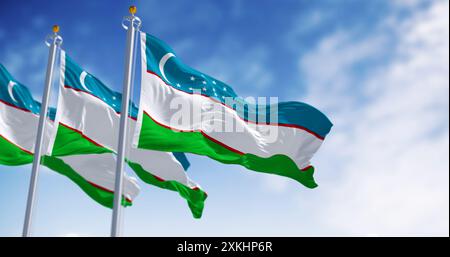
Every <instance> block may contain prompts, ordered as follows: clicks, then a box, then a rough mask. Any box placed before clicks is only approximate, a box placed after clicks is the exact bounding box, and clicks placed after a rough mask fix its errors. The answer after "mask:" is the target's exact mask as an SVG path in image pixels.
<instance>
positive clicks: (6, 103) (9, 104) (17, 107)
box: [0, 99, 31, 112]
mask: <svg viewBox="0 0 450 257" xmlns="http://www.w3.org/2000/svg"><path fill="white" fill-rule="evenodd" d="M0 102H1V103H4V104H5V105H8V106H10V107H13V108H16V109H19V110H21V111H24V112H31V111H30V110H28V109H25V108H22V107H19V106H16V105H14V104H11V103H8V102H6V101H3V100H2V99H0Z"/></svg>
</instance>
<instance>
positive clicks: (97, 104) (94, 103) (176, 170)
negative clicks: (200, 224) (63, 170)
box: [49, 85, 199, 188]
mask: <svg viewBox="0 0 450 257" xmlns="http://www.w3.org/2000/svg"><path fill="white" fill-rule="evenodd" d="M58 101H59V103H58V114H57V117H58V119H59V122H60V123H62V124H64V125H66V126H68V127H70V128H73V129H75V130H77V131H80V132H82V133H83V135H84V136H85V137H87V138H89V139H90V140H92V141H94V142H96V143H98V144H99V145H101V146H104V147H106V148H108V149H110V150H112V151H116V149H117V142H118V130H117V129H116V128H118V126H119V119H120V115H119V114H117V113H116V112H115V111H114V109H112V108H111V107H110V106H109V105H108V104H106V103H105V102H103V101H102V100H100V99H99V98H97V97H96V96H94V95H92V94H90V93H88V92H84V91H76V90H74V89H72V88H67V87H64V85H62V86H61V87H60V97H59V99H58ZM74 106H79V107H81V108H73V107H74ZM128 125H129V130H128V131H129V133H130V136H129V138H130V140H129V141H128V142H129V144H130V147H129V152H128V156H127V159H128V160H130V161H131V162H135V163H138V164H140V165H141V166H142V167H143V168H144V169H145V170H147V171H148V172H151V174H152V175H156V176H158V177H159V178H162V179H163V180H169V181H178V182H180V183H182V184H184V185H186V186H189V187H191V188H193V187H199V186H198V185H196V184H195V183H193V182H192V181H190V180H189V178H188V177H187V175H186V172H185V171H184V169H183V166H182V165H181V163H179V162H178V161H177V160H176V158H175V157H174V156H173V154H172V153H170V152H160V151H151V150H145V149H136V148H134V147H131V137H132V135H133V134H134V130H135V126H136V121H135V120H133V119H131V118H130V119H129V123H128ZM50 148H51V147H49V152H50V151H51V149H50Z"/></svg>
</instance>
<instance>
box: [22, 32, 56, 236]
mask: <svg viewBox="0 0 450 257" xmlns="http://www.w3.org/2000/svg"><path fill="white" fill-rule="evenodd" d="M58 32H59V26H58V25H55V26H53V34H52V35H49V36H47V39H46V44H47V45H48V46H49V47H50V49H49V55H48V63H47V73H46V75H45V87H44V94H43V95H42V105H41V111H40V115H39V124H38V130H37V135H36V142H35V144H34V159H33V166H32V169H31V178H30V186H29V189H28V200H27V207H26V211H25V220H24V223H23V231H22V236H23V237H28V236H30V230H31V225H32V219H33V207H34V204H35V198H36V186H37V179H38V174H39V166H40V163H41V156H42V153H41V150H42V142H43V139H44V133H45V120H46V118H47V110H48V100H49V98H50V91H51V85H52V78H53V68H54V66H55V60H56V52H57V50H58V47H59V46H60V45H61V44H62V38H61V36H59V35H58ZM49 40H51V43H50V42H48V41H49Z"/></svg>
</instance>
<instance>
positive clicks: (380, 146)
mask: <svg viewBox="0 0 450 257" xmlns="http://www.w3.org/2000/svg"><path fill="white" fill-rule="evenodd" d="M393 20H396V19H393ZM448 20H449V6H448V2H447V1H437V2H435V3H434V4H433V5H432V6H430V7H429V8H428V9H423V10H419V9H417V10H416V12H415V13H414V14H413V15H412V16H411V17H409V18H407V19H406V20H403V21H401V23H400V24H395V23H387V24H382V25H380V26H390V27H383V28H382V29H383V30H382V31H387V32H386V33H384V32H381V30H378V31H377V33H375V34H372V35H370V36H368V37H366V38H362V39H360V38H355V37H354V34H352V32H351V31H350V32H343V31H338V32H336V33H335V34H333V35H331V36H329V37H327V38H325V39H324V40H322V42H321V43H320V44H319V45H318V47H317V48H316V49H315V50H314V51H313V52H311V53H309V54H308V55H306V56H304V57H303V58H302V60H301V63H300V68H301V70H302V73H303V74H304V75H305V76H306V81H307V83H308V85H309V87H308V93H307V95H306V97H305V101H306V102H308V103H312V104H313V105H315V106H317V107H319V108H320V109H322V110H325V111H326V113H327V114H328V115H329V116H330V118H331V119H332V121H333V123H334V124H335V126H334V127H333V129H332V132H331V134H330V135H329V137H328V138H327V139H326V140H325V143H324V145H323V147H322V149H321V150H320V151H319V153H318V155H317V158H316V159H315V160H313V162H315V163H316V164H317V170H318V173H317V177H318V178H319V179H318V182H319V184H320V185H321V191H320V195H316V196H314V199H311V200H310V201H320V202H321V204H320V205H316V204H314V203H307V205H308V206H311V207H312V208H313V212H314V214H312V215H314V217H313V219H315V220H316V222H318V223H320V224H321V225H323V226H324V227H326V228H328V229H327V230H326V231H327V232H328V233H331V231H334V233H336V234H358V235H368V234H377V235H446V236H448V233H449V171H448V169H449V157H448V156H449V127H448V122H449V119H448V115H449V112H448V108H449V96H448V95H449V86H448V85H449V61H448V54H449V50H448V49H449V39H448V38H449V32H448V31H449V23H448ZM391 35H394V37H395V41H394V44H392V42H391V41H390V40H388V39H389V37H391ZM386 52H392V53H393V55H392V56H391V58H389V59H386V61H387V63H383V62H380V60H379V59H377V57H379V56H380V55H382V54H383V53H386ZM370 60H376V61H374V62H373V65H374V66H375V67H376V68H374V69H371V70H370V71H369V72H367V73H364V75H365V76H363V77H359V76H358V75H359V72H360V70H359V69H360V67H361V65H362V63H364V62H367V61H370ZM302 201H304V200H302ZM301 204H305V203H303V202H302V203H301Z"/></svg>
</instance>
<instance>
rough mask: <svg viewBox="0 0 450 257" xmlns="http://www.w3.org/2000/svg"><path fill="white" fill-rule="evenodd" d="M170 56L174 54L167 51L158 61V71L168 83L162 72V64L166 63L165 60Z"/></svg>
mask: <svg viewBox="0 0 450 257" xmlns="http://www.w3.org/2000/svg"><path fill="white" fill-rule="evenodd" d="M170 57H175V55H174V54H173V53H167V54H165V55H164V56H163V57H162V58H161V60H160V61H159V71H160V72H161V75H162V76H163V78H164V79H165V80H166V81H167V82H169V83H170V81H169V80H168V79H167V78H166V74H165V73H164V65H166V62H167V61H168V60H169V59H170Z"/></svg>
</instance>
